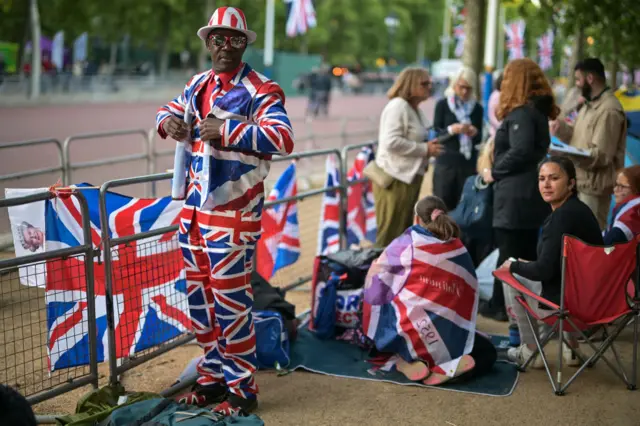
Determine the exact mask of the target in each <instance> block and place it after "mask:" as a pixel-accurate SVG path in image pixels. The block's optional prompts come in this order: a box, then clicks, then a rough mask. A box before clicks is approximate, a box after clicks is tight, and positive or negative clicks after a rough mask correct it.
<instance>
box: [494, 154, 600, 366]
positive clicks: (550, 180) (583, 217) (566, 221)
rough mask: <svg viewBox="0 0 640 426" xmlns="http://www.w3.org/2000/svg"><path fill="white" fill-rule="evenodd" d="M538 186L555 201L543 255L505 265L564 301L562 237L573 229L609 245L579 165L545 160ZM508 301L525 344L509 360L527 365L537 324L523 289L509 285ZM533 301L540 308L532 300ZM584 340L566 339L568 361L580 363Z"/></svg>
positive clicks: (537, 363) (548, 296)
mask: <svg viewBox="0 0 640 426" xmlns="http://www.w3.org/2000/svg"><path fill="white" fill-rule="evenodd" d="M538 170H539V171H538V188H539V190H540V194H541V195H542V198H543V199H544V201H545V202H546V203H547V204H549V206H550V207H551V209H552V213H551V214H550V215H549V216H548V217H547V219H546V220H545V222H544V225H543V226H542V235H541V237H540V243H539V244H538V248H537V254H538V257H537V260H533V259H531V258H521V259H518V260H517V261H511V260H506V261H505V262H504V263H503V264H502V266H501V267H500V269H506V270H509V272H511V273H512V274H515V275H518V276H519V277H522V278H524V280H522V279H519V281H520V282H521V283H522V284H523V285H525V286H526V287H527V288H529V290H531V291H533V292H534V293H535V294H538V295H541V296H542V297H544V298H545V299H547V300H549V301H550V302H553V303H556V304H560V294H561V286H562V260H561V259H562V238H563V236H564V235H566V234H569V235H572V236H575V237H577V238H579V239H580V240H582V241H584V242H585V243H587V244H593V245H603V240H602V234H601V233H600V227H599V225H598V221H597V220H596V218H595V216H594V215H593V213H592V212H591V210H590V209H589V207H587V205H586V204H584V203H583V202H582V201H580V200H579V199H578V190H577V184H576V168H575V166H574V164H573V163H572V162H571V160H569V159H568V158H566V157H558V156H552V157H549V158H547V159H545V160H543V161H542V162H541V163H540V166H539V168H538ZM508 289H509V290H508V303H509V305H510V309H511V311H512V312H513V313H514V314H515V316H516V319H517V322H518V328H519V330H520V338H521V340H522V344H521V345H520V346H519V347H517V348H511V349H509V351H508V352H507V356H508V358H509V360H511V361H512V362H516V363H518V364H523V363H524V362H525V361H526V360H527V359H528V358H529V357H530V356H531V354H532V353H533V351H534V350H535V348H536V344H535V340H534V338H533V335H532V334H531V333H532V330H531V327H529V323H528V321H527V318H526V314H525V311H524V308H523V307H522V305H520V303H518V302H517V301H516V297H517V296H518V295H519V293H518V292H517V291H515V290H513V289H512V288H511V287H508ZM529 306H531V307H533V308H534V309H539V308H538V303H537V302H535V301H531V299H530V303H529ZM577 347H578V341H577V340H576V339H575V336H573V337H570V338H569V346H567V345H565V344H563V358H564V360H565V362H566V363H567V365H573V366H575V365H579V363H580V359H579V357H578V356H576V354H575V352H576V351H577ZM541 361H542V360H541V358H540V357H536V360H535V361H534V365H533V366H534V367H538V368H539V367H541V366H542V363H541Z"/></svg>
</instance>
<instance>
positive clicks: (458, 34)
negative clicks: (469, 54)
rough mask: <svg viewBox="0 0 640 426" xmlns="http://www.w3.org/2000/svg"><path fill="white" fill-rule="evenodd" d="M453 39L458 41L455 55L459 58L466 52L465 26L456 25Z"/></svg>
mask: <svg viewBox="0 0 640 426" xmlns="http://www.w3.org/2000/svg"><path fill="white" fill-rule="evenodd" d="M453 37H454V38H455V39H456V50H455V51H454V52H453V53H454V55H456V58H459V57H461V56H462V53H463V52H464V37H465V35H464V25H462V24H460V25H456V26H455V27H454V28H453Z"/></svg>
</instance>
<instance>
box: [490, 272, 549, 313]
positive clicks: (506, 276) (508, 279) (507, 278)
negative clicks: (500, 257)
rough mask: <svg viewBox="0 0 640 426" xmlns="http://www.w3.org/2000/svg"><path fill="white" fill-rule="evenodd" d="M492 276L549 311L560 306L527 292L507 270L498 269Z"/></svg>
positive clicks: (529, 291)
mask: <svg viewBox="0 0 640 426" xmlns="http://www.w3.org/2000/svg"><path fill="white" fill-rule="evenodd" d="M493 276H494V277H496V278H497V279H499V280H500V281H502V282H503V283H505V284H506V285H508V286H509V287H511V288H513V289H514V290H516V291H518V292H519V293H522V294H524V295H525V296H528V297H530V298H532V299H534V300H536V301H538V302H539V303H541V304H543V305H545V306H548V307H549V308H551V309H555V310H558V309H560V306H558V305H556V304H555V303H553V302H550V301H548V300H547V299H545V298H544V297H541V296H538V295H537V294H535V293H534V292H532V291H531V290H529V289H528V288H527V287H525V286H524V285H522V283H521V282H520V281H518V279H517V278H516V277H514V276H513V274H512V273H511V272H509V271H507V270H504V269H498V270H496V271H493Z"/></svg>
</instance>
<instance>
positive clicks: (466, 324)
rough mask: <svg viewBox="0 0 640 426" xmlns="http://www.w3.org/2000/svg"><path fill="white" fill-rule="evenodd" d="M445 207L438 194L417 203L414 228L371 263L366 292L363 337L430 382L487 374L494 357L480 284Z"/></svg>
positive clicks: (391, 359) (391, 360)
mask: <svg viewBox="0 0 640 426" xmlns="http://www.w3.org/2000/svg"><path fill="white" fill-rule="evenodd" d="M446 210H447V207H446V205H445V204H444V202H443V201H442V200H441V199H440V198H438V197H434V196H429V197H425V198H423V199H422V200H420V201H418V203H417V204H416V206H415V225H414V226H412V227H410V228H409V229H407V230H406V231H405V232H404V234H402V235H401V236H400V237H398V238H396V239H395V240H394V241H393V242H392V243H391V244H390V245H389V246H388V247H387V248H386V249H385V251H384V252H383V253H382V255H381V256H380V257H379V258H378V259H377V260H376V262H375V263H374V264H373V265H372V266H371V268H370V270H369V273H368V275H367V279H366V282H365V290H364V303H363V319H362V325H363V331H364V333H365V334H366V335H367V337H369V338H370V339H372V340H373V342H374V344H375V347H376V349H377V350H378V351H380V352H383V353H386V354H389V361H388V362H387V366H388V365H389V363H391V364H395V367H396V369H397V370H398V371H400V372H402V373H403V374H405V375H406V376H407V377H408V378H409V379H410V380H413V381H422V382H423V383H424V384H427V385H439V384H442V383H444V382H446V381H448V380H450V379H452V378H454V377H458V376H461V375H463V374H465V373H470V372H471V371H472V370H481V371H484V370H486V369H487V367H488V368H490V367H491V365H493V363H494V362H495V359H496V352H495V349H493V346H492V345H491V343H490V342H489V341H488V340H486V339H484V338H483V337H481V336H478V335H477V334H476V315H477V310H478V297H479V292H478V281H477V279H476V275H475V269H474V267H473V262H472V261H471V256H470V255H469V253H468V252H467V250H466V248H465V247H464V245H463V244H462V242H461V241H460V238H459V234H460V231H459V229H458V226H457V225H456V223H455V222H454V221H453V220H452V219H451V218H450V217H449V216H447V215H446V213H445V212H446ZM474 345H475V346H476V347H475V348H474ZM472 351H473V353H472ZM476 354H477V355H476ZM474 357H475V359H474ZM477 372H478V371H475V372H474V375H475V373H477ZM465 375H466V374H465ZM469 376H471V375H470V374H469Z"/></svg>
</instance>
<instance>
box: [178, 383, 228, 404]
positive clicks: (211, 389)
mask: <svg viewBox="0 0 640 426" xmlns="http://www.w3.org/2000/svg"><path fill="white" fill-rule="evenodd" d="M228 395H229V388H227V387H226V386H225V385H222V384H217V383H216V384H213V385H209V386H203V385H200V384H197V383H196V384H195V385H194V386H193V387H192V388H191V392H188V393H185V394H182V395H180V396H179V397H178V398H177V401H178V402H179V403H182V404H187V405H196V406H198V407H207V406H209V405H213V404H218V403H220V402H222V401H224V400H225V399H226V398H227V396H228Z"/></svg>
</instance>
